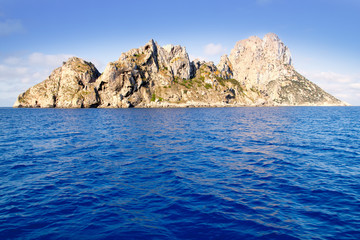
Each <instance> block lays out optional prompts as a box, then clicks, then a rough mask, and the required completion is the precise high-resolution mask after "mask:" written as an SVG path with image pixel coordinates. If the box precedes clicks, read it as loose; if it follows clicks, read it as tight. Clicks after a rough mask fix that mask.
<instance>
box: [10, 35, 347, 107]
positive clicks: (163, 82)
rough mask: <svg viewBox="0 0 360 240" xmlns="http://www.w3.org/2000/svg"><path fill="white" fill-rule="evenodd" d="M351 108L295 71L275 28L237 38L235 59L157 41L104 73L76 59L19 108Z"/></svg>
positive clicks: (20, 99) (25, 97)
mask: <svg viewBox="0 0 360 240" xmlns="http://www.w3.org/2000/svg"><path fill="white" fill-rule="evenodd" d="M288 105H346V104H345V103H344V102H342V101H340V100H338V99H336V98H335V97H333V96H331V95H330V94H328V93H326V92H324V91H323V90H322V89H321V88H319V87H318V86H317V85H315V84H314V83H312V82H310V81H309V80H307V79H306V78H304V77H303V76H302V75H300V74H299V73H297V72H296V71H295V69H294V67H293V66H292V62H291V54H290V51H289V49H288V48H287V47H286V46H285V45H284V43H282V42H281V40H280V39H279V38H278V36H276V35H275V34H273V33H269V34H267V35H265V37H264V38H263V39H260V38H258V37H250V38H249V39H245V40H241V41H239V42H237V43H236V45H235V47H234V49H233V50H232V51H231V53H230V55H229V56H226V55H224V56H222V57H221V59H220V62H219V64H218V65H217V66H215V65H214V63H213V62H204V61H199V60H194V61H190V60H189V56H188V54H187V52H186V50H185V48H184V47H181V46H173V45H167V46H164V47H161V46H159V45H158V44H157V43H156V42H154V41H153V40H151V41H149V42H148V43H147V44H146V45H145V46H143V47H140V48H138V49H132V50H130V51H128V52H127V53H123V54H122V55H121V56H120V58H119V59H118V60H117V61H115V62H111V63H109V64H108V65H107V66H106V68H105V70H104V72H103V73H102V74H100V73H99V72H98V70H97V69H96V68H95V66H94V65H93V64H92V63H89V62H86V61H84V60H82V59H79V58H76V57H73V58H71V59H69V60H68V61H67V62H65V63H64V64H63V66H62V67H59V68H57V69H55V70H54V71H53V72H52V73H51V75H50V76H49V77H48V78H47V79H46V80H45V81H43V82H41V83H39V84H37V85H35V86H33V87H31V88H30V89H28V90H27V91H26V92H24V93H22V94H20V95H19V97H18V99H17V100H16V102H15V104H14V107H59V108H82V107H85V108H87V107H102V108H124V107H189V106H190V107H196V106H288Z"/></svg>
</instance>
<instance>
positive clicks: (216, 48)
mask: <svg viewBox="0 0 360 240" xmlns="http://www.w3.org/2000/svg"><path fill="white" fill-rule="evenodd" d="M225 52H226V49H225V48H224V47H223V46H222V45H221V44H214V43H209V44H208V45H206V46H205V47H204V53H205V55H208V56H214V55H219V54H223V53H225Z"/></svg>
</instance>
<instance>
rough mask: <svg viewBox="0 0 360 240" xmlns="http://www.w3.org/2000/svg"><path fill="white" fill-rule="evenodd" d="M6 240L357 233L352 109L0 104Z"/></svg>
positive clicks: (355, 114) (357, 124) (356, 126)
mask: <svg viewBox="0 0 360 240" xmlns="http://www.w3.org/2000/svg"><path fill="white" fill-rule="evenodd" d="M0 127H1V128H0V179H1V182H0V238H1V239H359V238H360V230H359V229H360V163H359V161H360V134H359V131H360V108H359V107H279V108H277V107H270V108H194V109H11V108H2V109H0Z"/></svg>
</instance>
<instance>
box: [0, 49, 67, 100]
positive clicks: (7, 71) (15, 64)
mask: <svg viewBox="0 0 360 240" xmlns="http://www.w3.org/2000/svg"><path fill="white" fill-rule="evenodd" d="M71 56H73V55H69V54H55V55H48V54H43V53H32V54H30V55H27V56H20V57H19V56H11V57H8V58H6V59H3V60H2V61H0V84H1V86H2V87H1V89H0V95H1V96H3V97H2V98H3V99H2V101H1V103H0V104H1V106H12V104H13V103H14V102H15V100H16V98H17V96H18V95H19V94H20V93H21V92H24V91H25V90H26V89H28V88H29V87H31V86H33V85H35V84H37V83H39V82H42V81H43V80H45V79H46V78H47V77H48V76H49V75H50V73H51V71H53V70H54V69H55V68H56V67H60V66H61V65H62V62H63V61H66V60H67V59H68V58H69V57H71Z"/></svg>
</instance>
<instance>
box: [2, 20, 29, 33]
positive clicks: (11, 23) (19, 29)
mask: <svg viewBox="0 0 360 240" xmlns="http://www.w3.org/2000/svg"><path fill="white" fill-rule="evenodd" d="M23 32H24V26H23V25H22V23H21V21H20V20H18V19H5V20H0V36H8V35H12V34H16V33H23Z"/></svg>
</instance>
